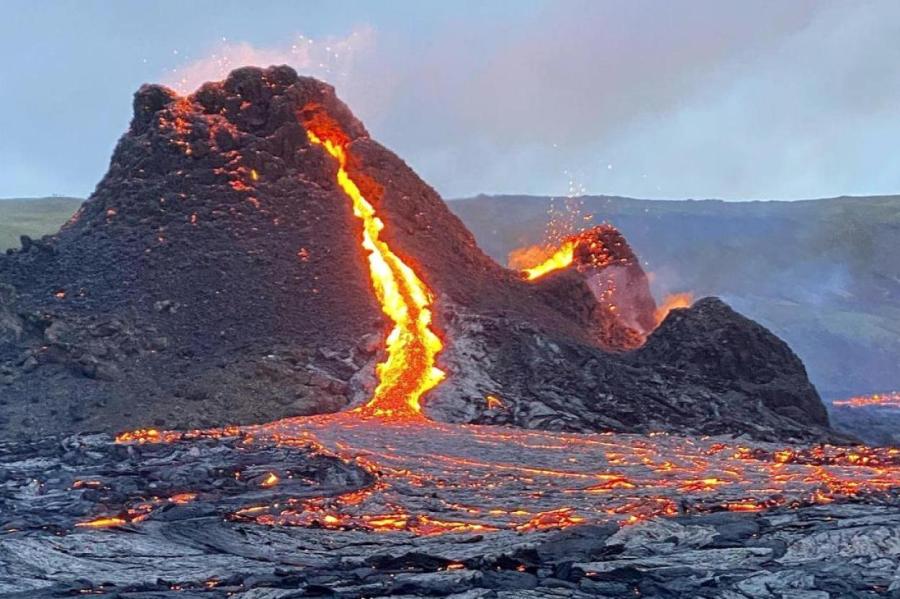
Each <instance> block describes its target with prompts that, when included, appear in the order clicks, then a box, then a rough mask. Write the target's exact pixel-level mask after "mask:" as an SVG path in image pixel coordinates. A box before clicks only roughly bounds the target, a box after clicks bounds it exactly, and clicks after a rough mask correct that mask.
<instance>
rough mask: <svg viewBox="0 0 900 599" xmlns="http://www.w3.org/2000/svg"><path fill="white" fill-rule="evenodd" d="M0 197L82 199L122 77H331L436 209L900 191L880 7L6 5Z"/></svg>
mask: <svg viewBox="0 0 900 599" xmlns="http://www.w3.org/2000/svg"><path fill="white" fill-rule="evenodd" d="M3 8H4V19H3V22H2V23H0V50H2V54H0V56H2V59H0V131H2V133H3V135H2V136H0V175H2V176H0V197H19V196H34V195H49V194H54V193H58V194H69V195H78V196H86V195H88V194H89V193H90V192H91V191H92V190H93V187H94V185H95V184H96V182H97V181H99V179H100V177H101V176H102V175H103V173H104V171H105V170H106V168H107V165H108V162H109V156H110V152H111V151H112V148H113V146H114V144H115V142H116V140H117V139H118V137H119V136H120V135H121V134H122V133H123V132H124V131H125V129H126V127H127V124H128V121H129V118H130V109H131V95H132V94H133V92H134V91H135V90H136V89H137V88H138V86H140V84H141V83H144V82H164V83H166V84H169V85H172V86H173V87H176V88H178V89H179V90H180V91H182V92H189V91H191V89H193V87H195V85H196V84H197V83H199V82H201V81H202V80H204V79H208V78H219V77H221V76H222V74H224V73H225V72H227V70H228V69H229V68H231V67H236V66H241V65H242V64H244V63H246V62H255V63H260V64H262V65H263V66H265V65H267V64H270V63H275V62H278V63H288V64H291V65H292V66H294V67H295V68H297V69H298V71H300V72H303V73H306V74H310V75H314V76H318V77H320V78H323V79H326V80H328V81H330V82H331V83H333V84H334V85H335V86H336V87H337V89H338V93H339V94H340V95H341V96H342V97H343V98H344V99H345V101H347V103H348V104H349V105H350V107H351V108H352V109H353V110H354V112H356V114H357V116H359V117H360V118H362V119H363V121H364V122H365V123H366V125H367V126H368V128H369V130H370V132H371V133H372V134H373V136H374V137H376V138H377V139H378V140H379V141H381V142H382V143H384V144H385V145H387V146H389V147H390V148H392V149H393V150H395V151H396V152H397V153H398V154H400V156H401V157H403V158H404V159H405V160H406V161H407V162H408V163H410V164H411V165H412V166H413V167H414V168H415V169H416V170H417V171H418V172H419V174H420V175H422V176H423V178H425V179H426V180H427V181H428V182H430V183H431V184H432V185H433V186H434V187H435V188H437V189H438V191H440V192H441V193H442V194H443V195H445V197H457V196H463V195H471V194H476V193H479V192H487V193H534V194H549V195H562V194H565V193H567V191H568V190H569V189H570V188H571V187H573V186H574V188H575V189H579V190H584V191H586V192H587V193H595V194H603V193H608V194H620V195H630V196H638V197H667V198H681V197H722V198H726V199H755V198H785V199H789V198H801V197H822V196H834V195H842V194H853V195H864V194H878V193H897V192H900V153H898V151H897V150H896V147H897V139H900V117H898V109H897V107H898V106H900V3H898V2H896V1H893V0H891V1H872V2H866V1H860V2H850V1H846V2H837V1H833V2H829V1H824V0H823V1H816V2H813V1H811V0H795V1H792V2H783V1H780V0H776V1H771V2H769V1H762V0H756V1H748V2H741V3H736V2H720V1H719V0H693V1H691V2H686V1H685V2H672V1H669V0H630V1H622V2H604V1H602V0H597V1H585V2H581V1H575V0H557V1H554V2H541V1H529V0H516V1H510V2H501V1H499V0H498V1H494V2H430V1H417V2H399V1H394V2H377V1H374V0H372V1H367V2H352V1H342V2H297V1H295V2H259V3H250V2H246V1H244V2H196V1H195V2H165V1H162V2H151V1H147V0H145V1H143V2H132V1H118V2H113V1H109V2H96V1H95V2H90V1H87V2H85V1H79V2H75V1H70V2H50V1H48V2H40V3H37V2H19V1H15V0H14V1H11V2H6V3H4V6H3Z"/></svg>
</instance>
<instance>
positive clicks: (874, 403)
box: [833, 391, 900, 408]
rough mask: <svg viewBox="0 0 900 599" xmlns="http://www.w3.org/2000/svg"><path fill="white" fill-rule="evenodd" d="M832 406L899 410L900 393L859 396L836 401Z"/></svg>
mask: <svg viewBox="0 0 900 599" xmlns="http://www.w3.org/2000/svg"><path fill="white" fill-rule="evenodd" d="M833 405H835V406H839V407H842V408H844V407H846V408H868V407H872V408H900V391H892V392H890V393H876V394H874V395H860V396H856V397H851V398H849V399H836V400H834V402H833Z"/></svg>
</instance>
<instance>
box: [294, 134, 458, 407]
mask: <svg viewBox="0 0 900 599" xmlns="http://www.w3.org/2000/svg"><path fill="white" fill-rule="evenodd" d="M306 126H307V136H308V137H309V141H310V142H312V143H313V144H315V145H318V146H321V147H322V148H324V149H325V151H326V152H328V154H330V155H331V156H332V157H333V158H335V159H336V160H337V162H338V172H337V183H338V185H339V186H340V188H341V189H342V190H343V191H344V193H345V194H347V196H348V197H349V198H350V199H351V200H352V202H353V214H354V215H355V216H356V217H357V218H359V219H360V220H361V221H362V225H363V238H362V246H363V248H364V249H365V251H366V253H367V254H368V260H369V273H370V275H371V278H372V287H373V288H374V290H375V296H376V297H377V298H378V302H379V303H380V304H381V309H382V311H383V312H384V314H385V315H386V316H387V317H388V318H390V320H391V322H393V323H394V326H393V328H392V329H391V332H390V333H389V334H388V336H387V340H386V345H387V359H385V361H384V362H381V363H380V364H378V366H377V372H378V386H377V387H376V388H375V393H374V394H373V396H372V399H370V400H369V402H368V403H366V404H365V405H364V406H361V407H360V408H357V411H358V412H360V413H361V414H362V415H363V416H377V417H389V418H411V417H421V411H422V406H421V403H420V402H421V398H422V396H423V395H424V394H425V393H426V392H428V391H429V390H430V389H433V388H434V387H435V386H436V385H437V384H438V383H440V382H441V380H442V379H443V378H444V372H443V371H442V370H440V369H439V368H437V366H435V358H436V356H437V354H438V352H440V351H441V349H442V348H443V343H442V342H441V339H440V337H438V335H437V333H435V332H434V331H433V330H432V328H431V303H432V294H431V291H430V290H429V289H428V287H427V286H426V285H425V283H424V282H423V281H422V280H421V279H420V278H419V276H418V275H417V274H416V272H415V271H414V270H413V269H412V268H411V267H410V266H409V265H408V264H406V263H405V262H404V261H403V260H402V259H400V257H398V256H397V255H396V254H395V253H394V252H393V251H392V250H391V248H390V246H389V245H388V244H387V243H386V242H385V241H384V240H382V239H381V237H380V234H381V231H382V230H383V229H384V222H383V221H382V220H381V219H380V218H379V217H378V215H377V214H376V212H375V208H374V206H373V205H372V204H371V202H369V201H368V200H367V199H366V198H365V197H363V194H362V192H361V191H360V188H359V186H358V185H357V183H356V182H354V180H353V179H352V178H351V177H350V175H349V174H348V172H347V168H346V167H347V148H346V142H344V141H342V140H343V139H344V137H345V136H342V135H332V136H329V135H328V134H329V133H332V132H333V124H332V127H323V128H321V129H319V130H314V129H315V121H314V122H308V123H306Z"/></svg>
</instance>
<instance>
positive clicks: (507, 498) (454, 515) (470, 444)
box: [82, 412, 900, 536]
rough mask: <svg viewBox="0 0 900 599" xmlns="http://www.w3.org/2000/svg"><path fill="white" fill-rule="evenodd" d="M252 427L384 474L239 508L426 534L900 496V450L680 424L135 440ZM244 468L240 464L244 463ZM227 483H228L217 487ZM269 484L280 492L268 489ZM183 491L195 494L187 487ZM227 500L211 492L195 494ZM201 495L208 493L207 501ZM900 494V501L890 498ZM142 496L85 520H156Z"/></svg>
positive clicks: (275, 441) (352, 430) (271, 470)
mask: <svg viewBox="0 0 900 599" xmlns="http://www.w3.org/2000/svg"><path fill="white" fill-rule="evenodd" d="M217 435H222V436H223V437H232V438H234V437H235V436H239V437H240V438H241V439H242V443H241V447H244V448H245V449H246V450H248V451H249V450H251V448H254V447H258V448H260V451H265V448H266V447H285V448H288V447H296V448H306V447H311V448H314V449H315V451H316V452H319V453H323V454H327V455H333V456H337V457H340V458H342V459H344V460H347V461H350V462H352V463H355V464H356V465H357V466H360V467H362V468H363V469H365V470H367V471H368V472H369V473H370V474H371V475H372V480H373V481H374V482H373V483H372V484H370V485H368V486H366V487H365V488H361V489H357V490H353V491H351V492H347V493H343V494H338V495H324V496H314V497H309V496H308V495H307V496H304V495H302V494H301V495H299V496H296V497H291V496H290V493H289V492H287V491H286V490H279V489H280V486H281V485H280V482H279V481H280V480H288V479H289V478H290V476H291V473H290V471H286V470H279V469H278V467H277V466H274V467H273V466H268V465H259V466H258V468H260V469H263V470H261V471H264V472H265V474H264V475H261V476H260V478H259V482H258V483H257V484H256V485H255V487H254V488H255V491H254V495H253V496H248V497H247V498H246V499H245V501H246V503H245V505H244V506H243V507H241V508H238V509H236V510H234V511H232V512H231V513H229V514H227V516H228V517H229V518H230V519H232V520H235V521H238V522H249V523H257V524H261V525H267V526H301V527H312V528H325V529H332V530H354V531H364V532H370V533H380V532H399V533H407V534H409V533H411V534H414V535H425V536H429V535H436V534H448V533H467V532H468V533H478V534H483V533H488V532H491V531H497V530H514V531H520V532H527V531H535V530H542V529H550V528H565V527H568V526H574V525H577V524H582V523H606V522H617V523H619V524H622V525H627V524H632V523H636V522H640V521H642V520H646V519H648V518H654V517H665V516H674V515H678V514H690V513H706V512H714V511H741V512H745V511H752V512H757V511H762V510H765V509H770V508H776V507H782V508H796V507H802V506H805V505H813V504H824V503H831V502H834V501H864V500H865V499H866V497H867V496H872V495H874V496H875V498H874V501H878V502H883V501H896V500H897V496H896V494H895V493H896V489H898V488H900V449H896V448H868V447H839V446H831V445H819V446H795V447H784V446H779V445H775V444H768V443H756V444H739V443H736V442H735V441H734V440H731V439H725V438H722V439H718V438H709V437H701V438H688V437H680V436H676V435H668V434H650V435H634V434H613V433H594V434H575V433H559V432H551V431H528V430H522V429H513V428H505V427H495V426H476V425H454V424H445V423H439V422H433V421H430V420H426V419H424V418H423V419H422V420H421V421H420V422H419V421H417V422H411V421H410V420H408V419H407V420H403V419H391V418H387V419H372V418H360V417H359V415H358V414H356V413H353V412H342V413H337V414H330V415H321V416H311V417H298V418H291V419H286V420H281V421H278V422H273V423H270V424H265V425H259V426H250V427H242V428H241V429H239V430H236V429H234V428H226V429H221V430H219V431H216V430H210V431H189V432H186V433H165V432H154V433H148V432H146V431H145V432H143V433H141V434H132V435H130V436H128V437H122V438H121V441H122V442H132V443H160V442H169V443H194V442H197V441H198V440H200V439H207V440H208V442H209V441H211V439H212V438H213V437H215V436H217ZM236 476H237V474H236ZM205 486H206V488H215V485H209V484H207V485H205ZM263 490H265V491H266V492H269V493H270V495H268V496H266V495H260V494H259V493H260V491H263ZM182 492H183V491H182ZM184 496H185V497H190V498H191V499H193V500H194V501H198V502H203V501H207V502H212V501H215V496H206V495H204V494H203V493H199V494H197V495H196V496H194V495H184ZM195 497H196V498H195ZM892 497H893V499H891V498H892ZM173 501H174V500H173V499H172V498H169V499H168V500H160V501H159V502H157V503H156V504H152V505H151V504H149V503H148V502H147V500H146V498H144V497H139V498H135V500H134V501H133V502H132V503H129V504H127V505H125V506H123V507H124V509H122V510H121V511H120V512H117V513H116V514H112V515H111V514H108V513H107V514H98V515H97V518H96V519H95V520H89V521H87V522H84V523H82V526H86V527H95V528H102V527H111V526H112V527H115V526H121V525H122V524H123V521H124V523H126V524H133V523H137V522H140V521H142V520H146V519H148V518H152V517H153V514H152V510H153V509H157V508H162V507H164V506H165V505H166V504H167V503H172V502H173Z"/></svg>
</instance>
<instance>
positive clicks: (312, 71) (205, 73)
mask: <svg viewBox="0 0 900 599" xmlns="http://www.w3.org/2000/svg"><path fill="white" fill-rule="evenodd" d="M373 39H374V31H373V30H372V29H371V28H370V27H360V28H356V29H354V30H353V31H352V32H351V33H350V34H349V35H346V36H343V37H334V36H331V37H324V38H320V39H314V38H311V37H307V36H304V35H302V34H298V35H296V36H295V37H294V38H293V39H292V40H290V42H288V43H284V44H280V45H277V46H271V47H260V46H256V45H253V44H251V43H249V42H245V41H229V40H227V39H224V38H223V39H222V41H221V43H219V44H217V45H216V46H215V47H214V48H212V49H210V51H209V52H208V53H207V54H206V55H205V56H203V57H201V58H197V59H193V60H189V61H187V62H184V63H181V64H179V65H177V66H175V67H173V68H171V69H169V70H168V71H166V72H165V73H164V74H163V76H162V82H163V83H164V84H165V85H168V86H170V87H172V88H173V89H175V90H176V91H178V92H179V93H190V92H192V91H194V90H195V89H197V88H198V87H199V86H200V85H201V84H203V83H205V82H207V81H218V80H221V79H224V78H225V76H226V75H228V73H229V72H231V71H232V70H234V69H236V68H238V67H242V66H247V65H256V66H263V67H266V66H270V65H281V64H286V65H290V66H292V67H294V68H295V69H296V70H297V71H298V72H301V73H303V74H306V75H310V76H313V77H318V78H319V79H323V80H326V81H329V82H330V83H332V84H338V83H340V82H342V81H346V80H347V78H348V77H350V76H351V73H352V70H353V63H354V59H355V57H356V56H357V55H358V54H359V53H360V52H365V51H367V49H368V48H369V46H370V45H371V43H372V41H373Z"/></svg>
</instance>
